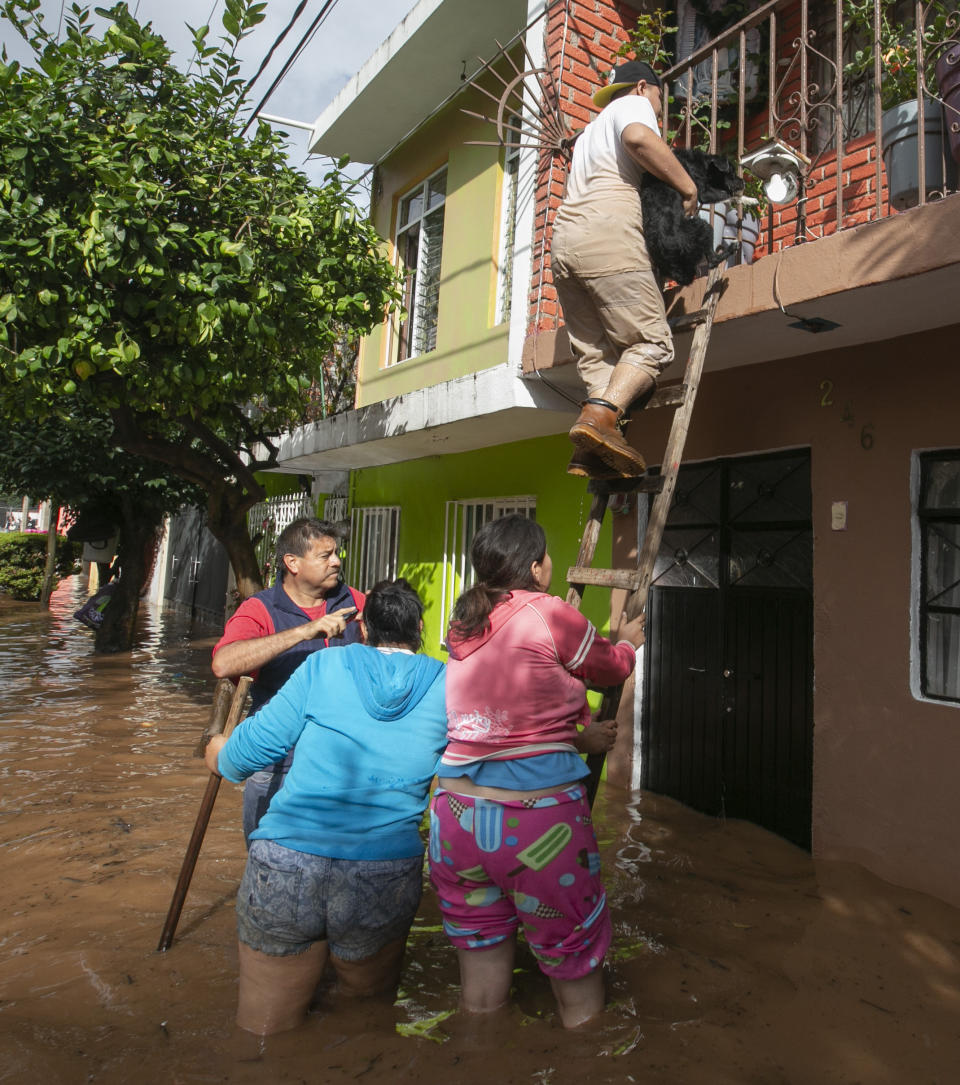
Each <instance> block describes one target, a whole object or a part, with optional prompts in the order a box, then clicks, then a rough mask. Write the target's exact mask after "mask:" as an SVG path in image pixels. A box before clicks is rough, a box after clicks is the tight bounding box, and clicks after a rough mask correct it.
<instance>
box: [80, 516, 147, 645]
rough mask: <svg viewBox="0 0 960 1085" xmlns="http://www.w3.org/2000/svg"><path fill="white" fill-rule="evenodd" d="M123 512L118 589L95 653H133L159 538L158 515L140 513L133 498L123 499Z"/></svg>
mask: <svg viewBox="0 0 960 1085" xmlns="http://www.w3.org/2000/svg"><path fill="white" fill-rule="evenodd" d="M120 504H121V509H122V512H123V517H122V521H121V524H120V532H119V535H118V537H117V564H118V565H119V567H120V576H119V579H118V580H117V589H116V591H115V592H114V594H113V595H112V596H111V598H110V602H109V603H108V604H107V608H106V610H105V611H104V612H103V624H102V625H101V626H100V628H99V629H98V630H97V632H96V635H95V637H94V651H96V652H99V653H104V654H107V653H112V652H129V651H130V649H131V648H132V647H133V638H134V634H135V633H136V625H137V613H138V611H139V609H140V594H141V592H142V591H143V589H144V581H145V579H146V576H147V572H148V568H147V565H148V560H149V556H150V554H151V552H152V547H153V543H154V540H155V538H156V533H157V527H158V522H157V518H156V516H151V515H147V516H144V515H143V513H142V512H141V513H139V515H138V512H137V510H135V509H134V506H133V502H132V501H131V500H130V498H129V497H126V496H124V497H123V498H121V502H120Z"/></svg>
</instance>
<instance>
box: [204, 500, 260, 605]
mask: <svg viewBox="0 0 960 1085" xmlns="http://www.w3.org/2000/svg"><path fill="white" fill-rule="evenodd" d="M231 496H233V495H230V494H225V493H211V494H210V498H209V501H208V502H207V527H208V528H209V529H210V533H211V534H212V535H213V537H214V538H215V539H216V540H217V541H218V542H219V543H221V545H222V546H223V548H224V549H225V550H226V552H227V557H228V558H229V559H230V565H231V566H232V568H233V575H234V577H235V578H236V581H237V594H238V595H239V596H240V599H247V598H249V597H250V596H251V595H253V593H254V592H258V591H260V589H261V588H262V587H263V576H262V574H261V572H260V563H259V562H258V561H257V552H256V550H255V549H254V546H253V540H252V539H251V538H250V532H249V531H248V529H247V511H248V509H250V508H251V506H252V505H254V504H255V502H256V500H257V499H258V497H257V496H256V495H251V496H245V499H244V500H242V501H241V502H239V503H236V504H235V503H234V502H232V501H231V500H230V497H231ZM259 496H262V494H261V495H259Z"/></svg>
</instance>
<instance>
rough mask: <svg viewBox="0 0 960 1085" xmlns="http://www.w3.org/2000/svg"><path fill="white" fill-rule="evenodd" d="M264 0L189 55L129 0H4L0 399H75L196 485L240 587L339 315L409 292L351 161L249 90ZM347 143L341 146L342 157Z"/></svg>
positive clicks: (235, 9) (20, 406) (374, 317)
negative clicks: (310, 155)
mask: <svg viewBox="0 0 960 1085" xmlns="http://www.w3.org/2000/svg"><path fill="white" fill-rule="evenodd" d="M264 6H265V5H264V4H263V3H261V2H258V0H224V4H223V5H222V15H221V21H222V24H223V29H224V32H225V33H224V35H223V36H222V37H221V39H220V44H212V43H211V31H210V28H209V27H208V26H202V27H200V28H198V29H197V30H196V31H194V36H193V49H194V54H195V55H194V57H193V59H192V60H191V61H190V64H189V67H188V69H187V71H181V70H180V69H178V68H177V67H176V65H175V64H174V62H173V54H172V51H171V50H170V48H169V47H168V46H167V45H166V43H165V42H164V41H163V39H162V38H160V37H159V36H158V35H157V34H155V33H154V31H153V30H152V29H151V27H150V26H149V24H147V25H141V24H140V23H139V22H138V21H137V19H136V18H135V17H134V16H133V15H132V14H131V13H130V11H129V10H128V7H127V5H125V4H122V3H120V4H117V5H116V6H114V7H112V8H111V9H110V10H109V11H107V12H102V14H103V16H104V18H105V19H106V20H107V23H108V25H107V26H106V28H105V29H104V30H103V31H102V32H99V31H96V30H95V27H94V25H93V22H92V15H91V13H90V12H89V11H88V9H87V8H86V7H84V6H80V5H76V4H75V5H73V6H72V8H71V13H70V14H69V15H68V14H66V13H65V14H64V18H63V26H62V28H61V27H59V26H58V27H57V32H56V33H54V32H53V31H51V30H48V29H47V28H46V27H45V25H44V20H43V15H42V11H41V0H0V19H3V20H5V22H0V26H2V27H3V33H4V35H5V34H6V33H7V32H12V33H18V34H19V35H20V36H21V37H22V38H23V39H24V41H25V42H26V43H27V44H28V45H29V46H30V47H31V51H32V54H33V56H32V60H31V63H30V64H29V65H26V66H21V65H20V64H18V63H16V62H12V61H9V60H8V58H7V57H6V55H5V54H0V420H2V419H3V418H5V417H6V418H19V419H23V420H26V421H33V420H39V421H43V420H44V419H47V418H65V419H69V418H72V417H74V416H75V415H76V414H77V409H78V408H79V407H83V406H84V405H86V406H89V408H90V409H91V410H93V411H95V412H96V413H98V414H99V415H101V416H104V417H106V418H108V419H109V422H110V424H111V426H112V431H111V432H112V437H111V439H112V441H113V442H114V443H115V444H116V446H117V447H119V448H121V449H123V450H124V451H125V452H127V453H130V454H132V455H135V456H143V457H146V458H148V459H151V460H153V461H155V462H156V463H158V464H160V465H162V466H163V468H164V470H166V471H169V472H170V473H172V474H175V475H177V476H178V477H179V478H180V479H182V480H185V481H186V482H189V483H191V484H194V485H198V486H200V487H202V489H203V490H204V492H205V495H206V499H207V502H206V503H207V515H208V519H207V524H208V526H209V528H210V530H211V532H212V533H213V534H214V535H215V536H216V537H217V538H218V539H219V540H220V542H222V543H223V545H224V547H225V548H226V550H227V552H228V554H229V556H230V560H231V563H232V565H233V568H234V571H235V573H236V577H237V584H238V587H239V589H240V591H241V592H242V594H243V595H249V594H251V593H252V592H253V591H256V590H257V589H258V588H259V587H260V586H261V583H260V572H259V565H258V562H257V556H256V553H255V551H254V548H253V545H252V543H251V541H250V537H249V534H248V531H247V526H246V513H247V510H248V509H249V508H250V507H251V506H252V505H254V504H255V503H256V502H257V501H259V500H260V499H261V498H262V497H263V488H262V486H261V485H260V483H259V481H258V480H257V477H256V475H257V472H258V471H263V470H269V469H270V468H272V467H274V466H275V465H276V463H277V460H278V457H279V448H280V441H279V435H280V434H281V433H282V432H283V431H284V430H287V429H289V428H291V427H292V426H295V425H298V424H299V423H300V421H301V419H302V417H303V413H304V400H305V395H306V392H307V391H308V389H309V388H310V386H311V384H312V383H314V382H319V380H320V377H321V375H322V373H323V366H324V360H325V358H326V357H327V355H328V353H329V352H330V351H331V350H332V349H333V348H334V347H335V346H336V344H337V343H339V342H340V341H341V340H342V339H343V338H344V337H345V336H346V337H348V338H350V339H352V338H355V337H357V336H359V335H362V334H365V333H366V332H369V331H370V330H371V329H372V328H373V327H374V326H375V325H377V324H379V323H380V321H381V320H382V319H383V317H384V313H385V311H386V310H389V309H391V308H393V307H394V306H396V305H397V304H398V303H399V300H400V293H399V283H398V279H397V274H396V270H395V268H394V267H393V266H392V264H391V263H390V261H389V260H388V259H387V258H386V257H385V255H384V254H383V252H382V251H381V239H380V238H379V237H378V236H377V234H376V232H375V231H374V229H373V227H372V226H371V225H370V224H369V222H367V221H366V219H365V218H364V217H363V215H361V214H360V213H359V212H358V211H357V208H356V207H355V205H354V204H353V202H352V201H351V199H350V190H351V187H352V183H351V182H349V181H348V179H347V178H345V177H344V176H343V175H342V174H341V172H340V170H339V169H334V170H333V171H331V173H330V174H328V176H327V178H326V181H325V183H324V185H323V187H321V188H317V187H314V186H313V185H311V184H310V182H309V180H308V178H307V177H306V176H305V175H303V174H302V173H300V172H299V171H298V170H295V169H293V168H292V167H291V166H290V165H289V163H288V162H287V159H286V153H285V146H284V138H283V135H282V133H280V132H279V131H275V130H274V129H272V128H271V127H270V125H268V124H267V123H266V122H263V121H261V122H259V123H257V124H255V125H254V126H253V127H252V129H251V132H250V134H249V135H248V134H247V131H246V130H247V127H248V121H247V117H246V116H245V114H247V113H248V112H249V110H250V105H249V103H248V102H246V101H245V98H244V94H245V88H246V86H247V83H246V81H245V80H243V79H242V78H241V77H240V72H239V62H238V60H237V53H238V49H239V48H240V47H241V44H242V41H243V39H245V38H246V37H247V35H248V34H249V33H250V32H251V31H252V30H253V28H254V27H255V26H256V25H257V24H258V23H260V22H261V21H262V19H263V9H264ZM341 164H342V163H341Z"/></svg>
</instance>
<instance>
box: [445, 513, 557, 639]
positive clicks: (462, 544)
mask: <svg viewBox="0 0 960 1085" xmlns="http://www.w3.org/2000/svg"><path fill="white" fill-rule="evenodd" d="M514 514H516V515H518V516H526V517H528V518H529V519H531V520H536V518H537V499H536V497H535V496H533V497H531V496H529V495H527V496H523V497H491V498H485V499H482V500H475V501H448V502H447V505H446V513H445V516H444V525H443V586H442V588H441V595H440V613H441V614H442V615H443V623H442V626H443V627H442V629H441V630H440V643H441V644H442V643H443V639H444V637H445V636H446V631H447V626H448V625H449V623H450V616H451V615H452V614H453V607H454V604H455V603H456V601H457V599H458V598H459V596H460V594H461V593H462V592H465V591H466V590H467V589H468V588H470V587H472V586H473V583H474V580H475V579H476V578H475V577H474V573H473V566H472V565H471V564H470V546H471V544H472V543H473V537H474V535H476V533H477V532H478V531H479V530H480V528H481V527H483V525H484V524H486V523H488V522H489V521H490V520H499V519H500V517H501V516H510V515H514Z"/></svg>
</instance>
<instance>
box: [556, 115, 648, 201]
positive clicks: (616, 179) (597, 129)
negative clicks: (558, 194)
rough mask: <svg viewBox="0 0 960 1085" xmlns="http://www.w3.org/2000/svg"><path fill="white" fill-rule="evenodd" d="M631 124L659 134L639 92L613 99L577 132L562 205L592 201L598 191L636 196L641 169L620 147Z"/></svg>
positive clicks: (641, 174) (599, 192)
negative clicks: (644, 126) (641, 125)
mask: <svg viewBox="0 0 960 1085" xmlns="http://www.w3.org/2000/svg"><path fill="white" fill-rule="evenodd" d="M631 124H645V125H646V126H647V127H648V128H650V129H652V130H653V131H654V132H656V134H657V135H658V136H659V135H660V125H659V124H658V123H657V115H656V113H655V112H654V110H653V106H652V105H651V104H650V102H649V101H648V99H646V98H644V97H642V96H641V95H639V94H627V95H624V97H623V98H617V99H616V100H615V101H613V102H611V103H610V104H609V105H608V106H606V108H605V109H602V110H601V111H600V114H599V116H597V117H596V118H594V120H592V121H591V122H590V123H589V124H588V125H587V127H586V128H584V130H583V132H581V133H580V136H579V138H578V139H577V142H576V143H575V144H574V147H573V162H572V164H571V166H570V173H569V175H568V177H567V193H566V196H564V200H563V202H564V205H565V206H566V207H574V206H576V205H577V204H579V203H584V202H593V201H594V199H595V197H596V196H597V195H600V194H603V195H606V194H611V195H628V196H632V197H633V198H634V199H636V197H637V189H638V188H639V185H640V181H641V179H642V178H643V169H642V168H641V167H640V166H639V165H638V164H637V163H636V162H635V161H634V160H633V159H632V158H631V157H630V155H629V154H628V153H627V151H626V150H625V148H624V146H623V132H624V129H625V128H626V127H627V126H628V125H631Z"/></svg>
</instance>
